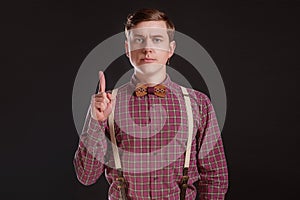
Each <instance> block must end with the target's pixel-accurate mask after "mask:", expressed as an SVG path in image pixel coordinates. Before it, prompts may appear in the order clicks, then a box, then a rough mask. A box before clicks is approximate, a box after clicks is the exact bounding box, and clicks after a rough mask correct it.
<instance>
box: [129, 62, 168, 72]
mask: <svg viewBox="0 0 300 200" xmlns="http://www.w3.org/2000/svg"><path fill="white" fill-rule="evenodd" d="M134 68H135V70H136V71H139V72H140V73H143V74H154V73H158V72H159V71H161V70H163V69H164V68H165V65H163V64H160V63H143V64H141V65H138V66H134Z"/></svg>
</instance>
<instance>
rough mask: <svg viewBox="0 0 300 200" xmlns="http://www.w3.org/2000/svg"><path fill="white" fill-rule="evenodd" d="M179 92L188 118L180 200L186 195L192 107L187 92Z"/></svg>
mask: <svg viewBox="0 0 300 200" xmlns="http://www.w3.org/2000/svg"><path fill="white" fill-rule="evenodd" d="M181 90H182V93H183V97H184V101H185V108H186V111H187V117H188V124H189V126H188V133H189V135H188V141H187V145H186V152H185V161H184V168H183V176H182V178H181V187H180V200H184V199H185V194H186V188H187V187H188V180H189V176H188V169H189V166H190V155H191V146H192V136H193V127H194V124H193V112H192V106H191V100H190V96H189V93H188V92H187V90H186V88H185V87H182V86H181Z"/></svg>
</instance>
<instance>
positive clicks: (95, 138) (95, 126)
mask: <svg viewBox="0 0 300 200" xmlns="http://www.w3.org/2000/svg"><path fill="white" fill-rule="evenodd" d="M90 111H91V109H90V108H89V110H88V114H87V117H86V120H85V124H84V128H83V132H82V134H81V136H80V139H79V145H78V148H77V150H76V152H75V156H74V160H73V164H74V167H75V172H76V175H77V178H78V180H79V181H80V182H81V183H82V184H84V185H91V184H93V183H95V182H96V181H97V180H98V178H99V177H100V176H101V174H102V173H103V171H104V168H105V166H104V156H105V154H106V151H107V143H106V137H105V129H106V128H107V125H106V124H107V121H106V120H105V121H103V122H101V121H98V120H95V119H93V118H92V117H91V113H90Z"/></svg>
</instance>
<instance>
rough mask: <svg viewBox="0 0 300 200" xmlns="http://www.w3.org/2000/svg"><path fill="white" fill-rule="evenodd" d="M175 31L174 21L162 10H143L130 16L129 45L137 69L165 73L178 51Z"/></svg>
mask: <svg viewBox="0 0 300 200" xmlns="http://www.w3.org/2000/svg"><path fill="white" fill-rule="evenodd" d="M174 32H175V27H174V24H173V23H172V21H171V20H170V19H169V18H168V17H167V16H166V14H165V13H163V12H161V11H159V10H156V9H140V10H137V11H136V12H134V13H133V14H130V15H128V17H127V22H126V24H125V34H126V41H125V48H126V55H127V56H128V57H129V59H130V62H131V64H132V65H133V66H134V68H135V70H137V71H139V72H141V73H143V74H149V73H151V74H154V73H161V72H163V71H164V70H165V69H166V63H167V61H168V60H169V58H170V57H171V56H172V55H173V53H174V50H175V41H174Z"/></svg>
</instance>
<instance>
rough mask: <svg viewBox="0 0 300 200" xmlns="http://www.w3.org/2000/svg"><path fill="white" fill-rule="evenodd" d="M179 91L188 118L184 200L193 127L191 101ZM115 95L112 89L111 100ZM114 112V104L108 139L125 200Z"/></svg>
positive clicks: (186, 94)
mask: <svg viewBox="0 0 300 200" xmlns="http://www.w3.org/2000/svg"><path fill="white" fill-rule="evenodd" d="M181 90H182V93H183V97H184V101H185V107H186V111H187V117H188V141H187V146H186V152H185V162H184V168H183V176H182V178H181V187H180V200H184V199H185V194H186V188H187V186H188V179H189V176H188V168H189V166H190V154H191V146H192V135H193V126H194V125H193V113H192V107H191V101H190V97H189V94H188V92H187V90H186V88H185V87H182V86H181ZM117 93H118V89H114V90H113V91H112V99H116V96H117ZM114 111H115V104H113V105H112V112H111V114H110V115H109V117H108V124H109V132H110V139H111V142H112V151H113V156H114V161H115V167H116V169H117V171H118V178H117V179H116V180H117V181H118V188H119V190H120V195H121V199H122V200H127V197H126V192H125V178H124V177H123V172H122V166H121V160H120V155H119V151H118V147H117V142H116V137H115V128H114Z"/></svg>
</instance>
